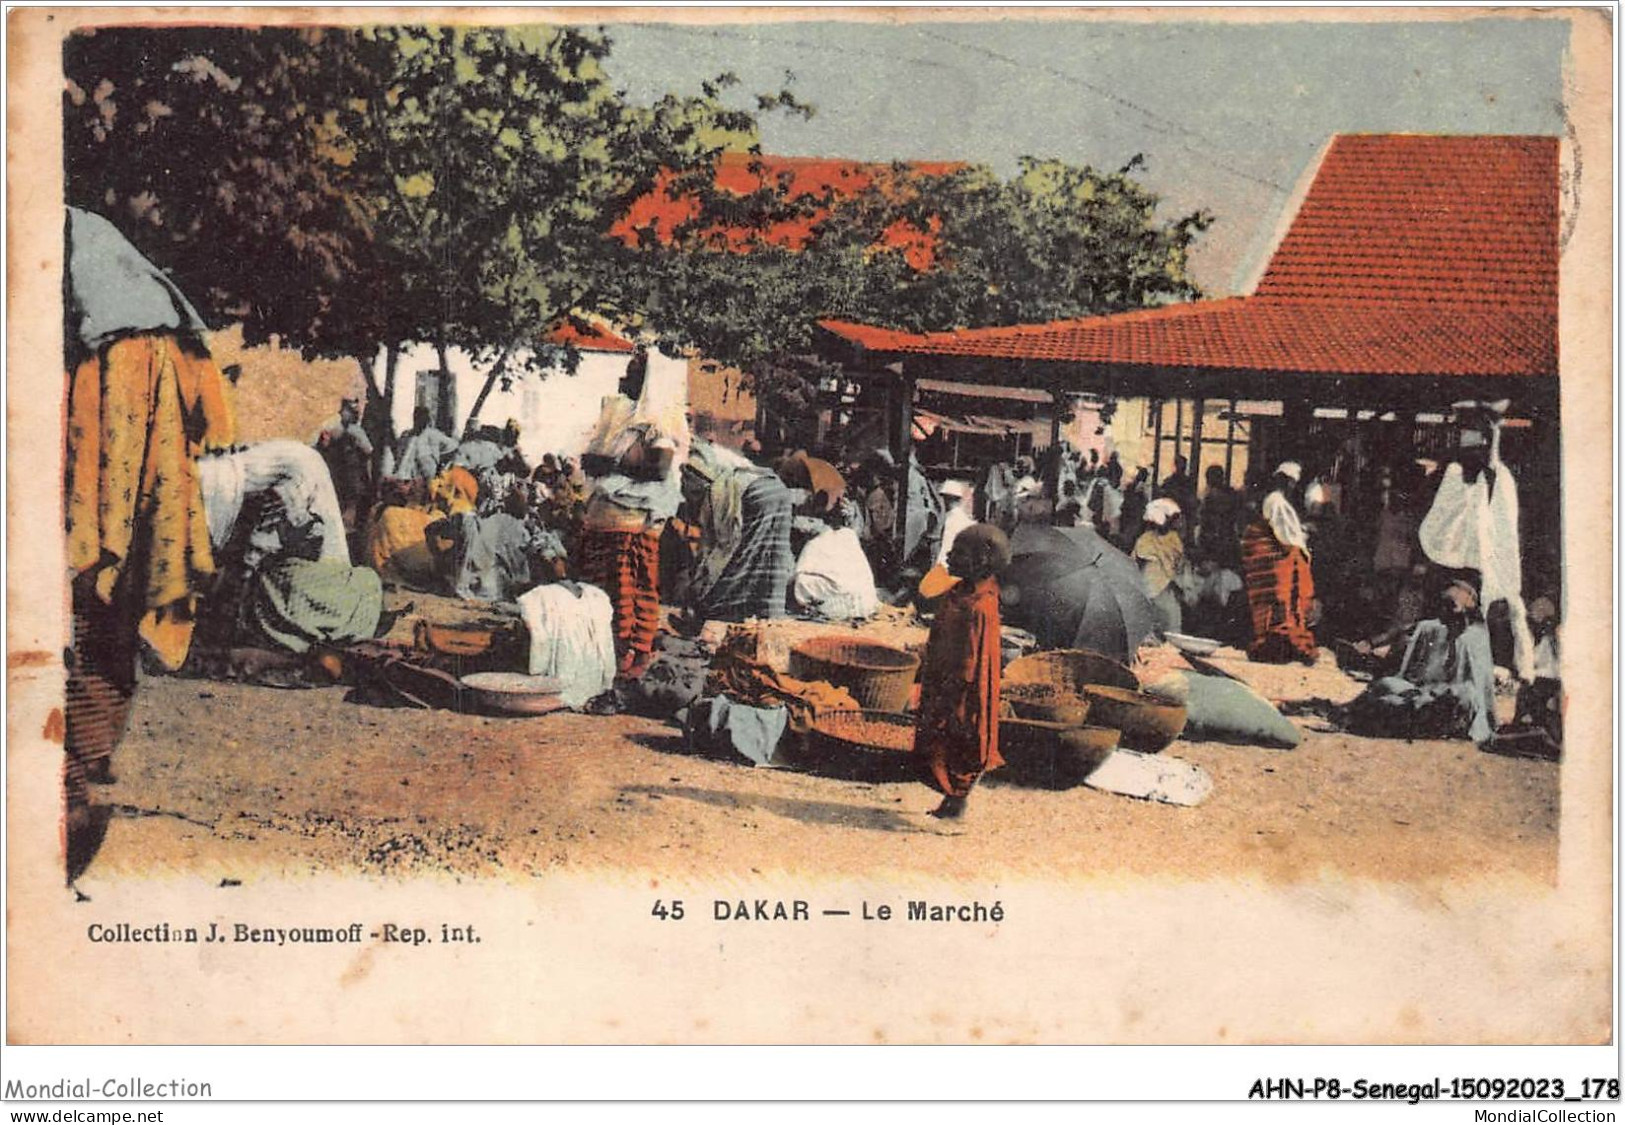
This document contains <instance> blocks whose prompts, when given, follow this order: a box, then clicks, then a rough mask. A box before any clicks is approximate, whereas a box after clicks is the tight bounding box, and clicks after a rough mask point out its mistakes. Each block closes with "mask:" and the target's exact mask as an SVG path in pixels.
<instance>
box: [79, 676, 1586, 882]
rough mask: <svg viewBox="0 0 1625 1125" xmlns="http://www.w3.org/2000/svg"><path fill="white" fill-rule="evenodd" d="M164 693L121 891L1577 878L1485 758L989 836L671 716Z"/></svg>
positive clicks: (1548, 819)
mask: <svg viewBox="0 0 1625 1125" xmlns="http://www.w3.org/2000/svg"><path fill="white" fill-rule="evenodd" d="M344 696H345V691H344V689H342V688H325V689H314V690H305V691H281V690H276V689H270V688H260V687H249V686H243V685H237V684H227V683H211V682H205V681H198V680H179V679H172V678H159V679H149V680H147V681H146V682H145V683H144V684H143V686H142V689H141V691H140V692H139V694H138V697H137V702H136V706H135V709H134V713H133V716H132V720H131V727H130V732H129V735H128V736H127V738H126V739H125V742H124V744H123V746H122V747H121V748H120V750H119V752H118V754H117V756H116V757H115V760H114V766H115V769H116V772H117V773H118V775H119V781H118V783H117V784H116V785H113V786H111V787H105V788H101V789H99V790H98V794H99V799H101V800H102V801H104V802H107V803H109V804H111V805H113V806H114V808H115V812H114V816H113V819H112V821H111V824H110V826H109V830H108V833H107V838H106V840H105V842H104V844H103V847H102V849H101V852H100V854H99V855H98V856H97V857H96V859H95V860H94V861H93V865H92V870H93V871H94V872H95V873H96V874H97V875H111V874H116V873H119V872H132V873H133V872H146V873H152V872H155V871H163V870H176V871H184V872H188V873H193V874H201V875H205V876H207V877H210V878H213V877H215V876H218V877H220V878H233V879H244V880H250V879H253V878H255V877H262V876H266V875H271V874H297V873H301V872H314V871H328V870H336V871H341V872H361V873H372V874H385V875H412V874H416V873H425V874H427V873H431V872H433V873H442V874H453V875H462V876H476V877H482V876H494V877H499V878H501V877H506V878H511V879H526V878H530V877H534V876H536V875H540V874H544V873H547V872H549V871H556V870H559V869H571V870H593V869H604V868H622V869H624V868H641V869H649V868H653V869H656V870H659V871H662V872H666V873H668V874H670V875H673V876H678V875H687V874H713V875H727V874H737V875H749V874H751V873H753V872H770V871H775V870H779V871H790V872H797V873H807V874H818V875H827V876H832V877H840V876H860V875H878V874H882V873H886V872H905V873H907V872H918V873H929V874H931V875H933V876H940V877H947V878H984V879H985V878H987V877H989V876H994V875H997V874H1000V873H1009V874H1011V875H1016V874H1034V875H1048V876H1055V877H1066V876H1072V875H1079V876H1082V875H1102V874H1105V875H1113V874H1125V875H1142V874H1159V875H1172V876H1175V877H1190V878H1204V877H1209V876H1214V875H1226V874H1252V875H1256V876H1258V877H1260V878H1263V879H1267V880H1271V881H1280V880H1293V879H1300V878H1307V877H1314V876H1317V875H1319V874H1324V873H1340V874H1345V875H1350V876H1355V877H1368V878H1373V879H1380V880H1404V881H1416V882H1424V883H1428V882H1435V881H1444V880H1450V879H1452V878H1458V877H1467V876H1483V875H1487V874H1492V873H1498V872H1505V873H1518V874H1522V875H1526V876H1531V877H1534V878H1537V879H1541V880H1550V879H1553V878H1555V872H1556V862H1557V821H1558V767H1557V766H1556V765H1554V764H1551V763H1545V762H1535V761H1525V760H1515V759H1508V758H1502V757H1497V756H1494V755H1489V754H1484V753H1480V752H1478V751H1477V750H1475V749H1473V747H1472V746H1471V745H1469V744H1468V743H1465V742H1417V743H1404V742H1397V741H1387V740H1375V739H1360V738H1352V737H1347V736H1343V735H1332V734H1325V733H1315V732H1311V733H1308V734H1307V735H1306V736H1305V739H1304V742H1303V745H1302V746H1301V747H1300V748H1299V749H1297V750H1295V751H1285V752H1283V751H1271V750H1262V749H1255V748H1248V747H1237V746H1228V745H1222V744H1216V743H1190V742H1178V743H1175V744H1174V746H1173V747H1172V748H1171V750H1170V753H1173V754H1176V755H1178V756H1179V757H1182V758H1185V759H1187V760H1189V761H1192V762H1195V763H1197V764H1198V765H1200V766H1202V767H1203V768H1204V769H1206V770H1208V771H1209V772H1210V773H1211V774H1212V776H1213V780H1214V790H1213V794H1212V796H1211V797H1210V798H1209V799H1208V800H1207V801H1206V803H1204V804H1203V805H1201V806H1200V807H1197V808H1193V809H1181V808H1174V807H1170V806H1166V805H1160V804H1152V803H1146V802H1140V801H1135V800H1131V799H1128V798H1124V797H1117V796H1111V795H1108V794H1104V793H1099V792H1096V791H1094V790H1091V789H1088V788H1077V789H1072V790H1067V791H1062V792H1054V791H1047V790H1035V789H1023V788H1017V787H1015V786H1013V785H1009V784H1000V783H999V782H998V779H997V775H994V776H993V777H990V778H989V779H988V780H987V782H986V783H985V784H984V785H983V787H982V788H981V789H979V790H978V792H977V793H976V795H975V796H974V798H973V808H972V812H973V819H972V820H971V822H970V824H969V831H968V834H967V835H965V836H962V837H957V838H944V837H940V836H937V835H935V834H934V833H933V832H932V831H931V830H930V828H929V827H928V825H929V823H930V822H929V819H928V818H925V817H923V816H921V815H920V814H921V813H922V812H923V811H924V810H925V809H928V808H930V807H932V806H933V805H934V804H935V795H934V794H933V793H931V792H930V791H928V790H926V789H925V788H924V787H923V786H918V785H909V784H885V785H862V784H857V783H853V782H848V781H839V780H835V779H831V778H825V777H818V776H812V775H807V774H799V773H794V772H790V771H785V770H770V769H753V768H751V767H750V766H749V765H748V764H744V763H735V762H733V761H721V760H715V759H708V758H702V757H697V756H694V755H692V754H690V753H688V752H687V751H686V749H685V747H684V744H683V742H682V739H681V737H680V734H679V732H678V731H676V730H675V729H674V728H672V727H670V726H667V725H664V724H662V723H659V722H655V721H650V720H646V719H639V718H633V717H628V716H617V717H612V718H602V717H592V716H584V715H574V714H569V713H560V714H556V715H552V716H547V717H543V718H533V719H499V718H482V717H478V716H469V715H457V714H454V713H450V712H442V711H435V712H426V711H410V710H388V709H379V708H372V707H363V706H359V705H356V704H352V703H347V702H345V699H344Z"/></svg>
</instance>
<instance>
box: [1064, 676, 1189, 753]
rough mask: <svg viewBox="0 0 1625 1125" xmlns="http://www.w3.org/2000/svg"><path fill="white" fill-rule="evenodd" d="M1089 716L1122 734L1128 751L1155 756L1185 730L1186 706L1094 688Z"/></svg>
mask: <svg viewBox="0 0 1625 1125" xmlns="http://www.w3.org/2000/svg"><path fill="white" fill-rule="evenodd" d="M1084 695H1085V698H1087V699H1088V700H1089V714H1090V715H1091V716H1092V717H1093V718H1094V719H1095V720H1096V722H1098V723H1100V724H1101V725H1102V726H1107V727H1115V728H1116V729H1118V730H1119V731H1121V732H1122V735H1123V738H1122V744H1123V748H1124V749H1126V750H1138V751H1139V752H1140V753H1142V754H1155V753H1158V752H1159V751H1161V750H1164V749H1166V748H1167V747H1168V744H1169V743H1170V742H1172V741H1173V740H1174V739H1176V738H1178V737H1179V735H1180V732H1181V731H1183V730H1184V729H1185V705H1184V704H1183V703H1170V702H1169V701H1168V700H1166V699H1161V698H1159V697H1157V696H1155V695H1146V694H1145V693H1144V692H1138V691H1130V690H1127V689H1125V688H1114V687H1105V686H1102V685H1095V686H1091V687H1090V688H1088V689H1087V690H1086V691H1085V693H1084Z"/></svg>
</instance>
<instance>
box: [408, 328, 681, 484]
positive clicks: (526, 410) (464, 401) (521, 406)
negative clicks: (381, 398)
mask: <svg viewBox="0 0 1625 1125" xmlns="http://www.w3.org/2000/svg"><path fill="white" fill-rule="evenodd" d="M631 358H632V357H631V355H630V354H629V353H627V352H582V353H581V362H580V363H579V364H578V365H577V367H576V370H575V373H574V374H570V373H568V372H566V371H565V370H564V369H563V367H562V366H560V367H556V368H554V369H551V370H549V371H547V372H546V373H545V374H543V375H537V374H535V373H532V372H529V371H521V370H519V369H518V368H515V370H516V371H517V372H518V373H517V374H516V375H515V376H514V378H513V380H512V385H511V387H510V388H509V389H508V390H506V391H505V390H503V389H502V386H501V384H500V383H499V384H498V385H497V386H495V387H493V388H492V389H491V393H490V395H489V396H488V397H487V398H486V400H485V405H484V406H482V407H481V408H480V422H481V423H482V424H485V425H493V426H500V425H502V424H503V423H505V422H507V420H508V419H510V418H512V419H514V420H515V421H517V422H518V423H519V449H520V452H522V453H523V454H524V455H525V459H526V460H527V461H529V462H530V463H531V464H533V465H534V464H535V463H536V462H537V461H538V460H540V459H541V456H542V454H544V453H556V454H564V455H566V456H569V457H579V456H580V455H581V453H582V451H583V450H584V449H585V448H586V446H587V438H588V437H589V436H590V435H591V433H592V428H593V425H594V424H595V423H596V422H597V421H598V413H599V410H600V408H601V406H602V404H603V400H604V396H606V395H612V394H614V393H615V392H616V388H617V386H618V385H619V383H620V380H621V376H622V375H624V374H625V373H626V365H627V362H628V361H629V360H630V359H631ZM649 358H650V363H649V377H650V378H651V379H653V378H656V377H661V378H671V377H672V373H670V372H667V371H665V370H664V368H665V367H667V366H670V367H673V368H674V369H675V371H676V372H677V373H678V374H679V375H680V376H681V378H682V379H683V381H684V384H685V386H686V383H687V372H688V366H687V363H686V361H684V360H673V359H668V358H667V357H665V356H662V355H660V354H659V353H658V352H651V353H650V357H649ZM384 362H385V358H384V356H383V355H380V356H379V357H378V359H377V360H376V364H377V368H378V382H379V384H380V385H382V382H383V365H384ZM446 366H447V367H449V368H450V369H451V373H452V378H453V379H454V380H455V385H456V404H455V416H456V419H457V433H456V434H453V435H452V436H453V437H457V436H461V433H462V430H463V427H465V426H466V425H467V424H468V412H469V411H470V410H471V409H472V408H473V406H474V402H475V400H476V399H478V398H479V395H480V389H481V388H482V387H484V386H485V379H486V375H487V374H488V373H489V371H490V365H489V364H476V363H475V362H474V360H473V358H472V357H471V356H469V354H468V353H467V352H465V351H462V350H461V349H459V348H451V349H449V350H448V351H447V354H446ZM439 367H440V360H439V357H438V356H437V354H436V352H435V349H434V345H432V344H412V345H408V346H407V347H406V348H403V349H402V351H401V355H400V358H399V359H398V360H397V361H396V367H395V404H394V410H393V412H392V414H393V421H394V423H395V432H396V433H402V432H404V431H405V430H407V429H409V428H410V427H411V425H412V408H413V407H414V406H416V405H418V404H419V403H420V402H421V403H423V404H424V405H426V406H428V407H429V408H430V409H431V410H433V409H434V379H435V378H436V375H435V373H436V372H437V371H438V370H439Z"/></svg>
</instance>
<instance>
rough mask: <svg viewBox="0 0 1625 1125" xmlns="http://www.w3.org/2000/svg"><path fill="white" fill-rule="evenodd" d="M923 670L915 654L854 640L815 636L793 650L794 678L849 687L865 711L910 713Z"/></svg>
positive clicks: (791, 656)
mask: <svg viewBox="0 0 1625 1125" xmlns="http://www.w3.org/2000/svg"><path fill="white" fill-rule="evenodd" d="M919 670H920V658H919V657H918V656H915V655H914V654H913V653H911V652H904V651H903V650H902V649H898V648H892V647H891V646H889V645H879V644H875V643H874V642H873V641H863V640H857V639H855V638H852V637H843V636H839V635H830V636H822V637H813V638H812V639H811V640H807V641H803V642H801V643H800V644H798V645H797V646H796V647H795V648H793V649H791V650H790V675H792V676H794V677H795V678H796V679H798V680H823V681H825V682H826V683H831V684H834V685H835V686H836V687H841V688H845V689H846V690H847V691H849V692H851V693H852V698H853V699H856V700H857V701H858V706H859V707H860V708H862V709H863V710H865V711H888V712H891V713H893V714H896V713H898V712H900V711H904V710H906V709H907V708H908V697H909V690H910V689H911V688H913V686H914V677H915V675H916V674H917V673H918V672H919Z"/></svg>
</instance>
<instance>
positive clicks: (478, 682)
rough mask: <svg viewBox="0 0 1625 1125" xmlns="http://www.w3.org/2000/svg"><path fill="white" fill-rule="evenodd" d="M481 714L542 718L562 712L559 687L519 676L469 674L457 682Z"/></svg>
mask: <svg viewBox="0 0 1625 1125" xmlns="http://www.w3.org/2000/svg"><path fill="white" fill-rule="evenodd" d="M460 682H461V683H462V685H463V687H464V688H465V689H466V690H467V691H468V694H469V698H470V700H472V702H473V703H474V705H475V706H476V707H478V708H479V709H480V710H482V711H494V712H496V713H497V714H499V715H546V714H548V713H549V712H552V711H562V710H563V709H564V700H562V699H560V698H559V689H560V684H559V682H558V681H557V680H555V679H552V678H551V677H548V676H527V675H525V674H524V673H522V672H472V673H470V674H469V675H466V676H464V677H463V678H462V680H461V681H460Z"/></svg>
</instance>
